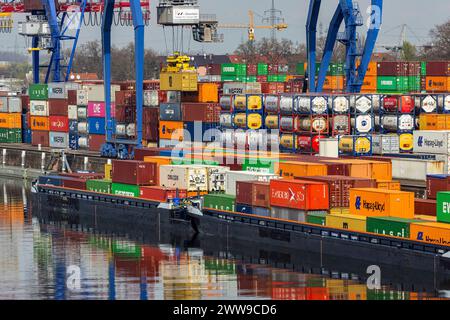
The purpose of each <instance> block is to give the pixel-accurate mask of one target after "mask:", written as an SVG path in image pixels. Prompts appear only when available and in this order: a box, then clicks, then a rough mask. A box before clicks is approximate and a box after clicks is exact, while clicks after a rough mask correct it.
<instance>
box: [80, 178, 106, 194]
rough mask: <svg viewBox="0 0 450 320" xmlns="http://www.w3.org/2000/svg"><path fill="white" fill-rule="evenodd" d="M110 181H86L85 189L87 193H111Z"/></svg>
mask: <svg viewBox="0 0 450 320" xmlns="http://www.w3.org/2000/svg"><path fill="white" fill-rule="evenodd" d="M111 184H112V183H111V180H98V179H93V180H88V181H86V188H87V190H88V191H94V192H101V193H111Z"/></svg>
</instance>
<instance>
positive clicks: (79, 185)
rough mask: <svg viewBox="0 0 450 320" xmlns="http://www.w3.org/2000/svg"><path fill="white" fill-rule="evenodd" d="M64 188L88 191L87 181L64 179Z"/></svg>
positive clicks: (71, 178)
mask: <svg viewBox="0 0 450 320" xmlns="http://www.w3.org/2000/svg"><path fill="white" fill-rule="evenodd" d="M62 186H63V187H64V188H70V189H78V190H86V179H81V178H73V177H64V178H62Z"/></svg>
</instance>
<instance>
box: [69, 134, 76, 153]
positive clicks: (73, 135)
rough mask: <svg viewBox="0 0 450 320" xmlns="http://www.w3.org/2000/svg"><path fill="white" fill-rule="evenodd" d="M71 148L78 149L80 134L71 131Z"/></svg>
mask: <svg viewBox="0 0 450 320" xmlns="http://www.w3.org/2000/svg"><path fill="white" fill-rule="evenodd" d="M69 148H70V149H72V150H78V134H76V133H72V132H71V133H69Z"/></svg>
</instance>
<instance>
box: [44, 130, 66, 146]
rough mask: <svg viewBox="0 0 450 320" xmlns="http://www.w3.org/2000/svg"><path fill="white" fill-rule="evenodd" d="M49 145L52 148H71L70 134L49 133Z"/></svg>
mask: <svg viewBox="0 0 450 320" xmlns="http://www.w3.org/2000/svg"><path fill="white" fill-rule="evenodd" d="M49 143H50V147H51V148H61V149H65V148H68V147H69V134H68V133H65V132H52V131H50V132H49Z"/></svg>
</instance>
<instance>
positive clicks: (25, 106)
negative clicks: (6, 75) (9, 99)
mask: <svg viewBox="0 0 450 320" xmlns="http://www.w3.org/2000/svg"><path fill="white" fill-rule="evenodd" d="M20 101H21V103H22V109H25V110H26V111H27V112H28V111H30V96H27V95H21V96H20Z"/></svg>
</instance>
